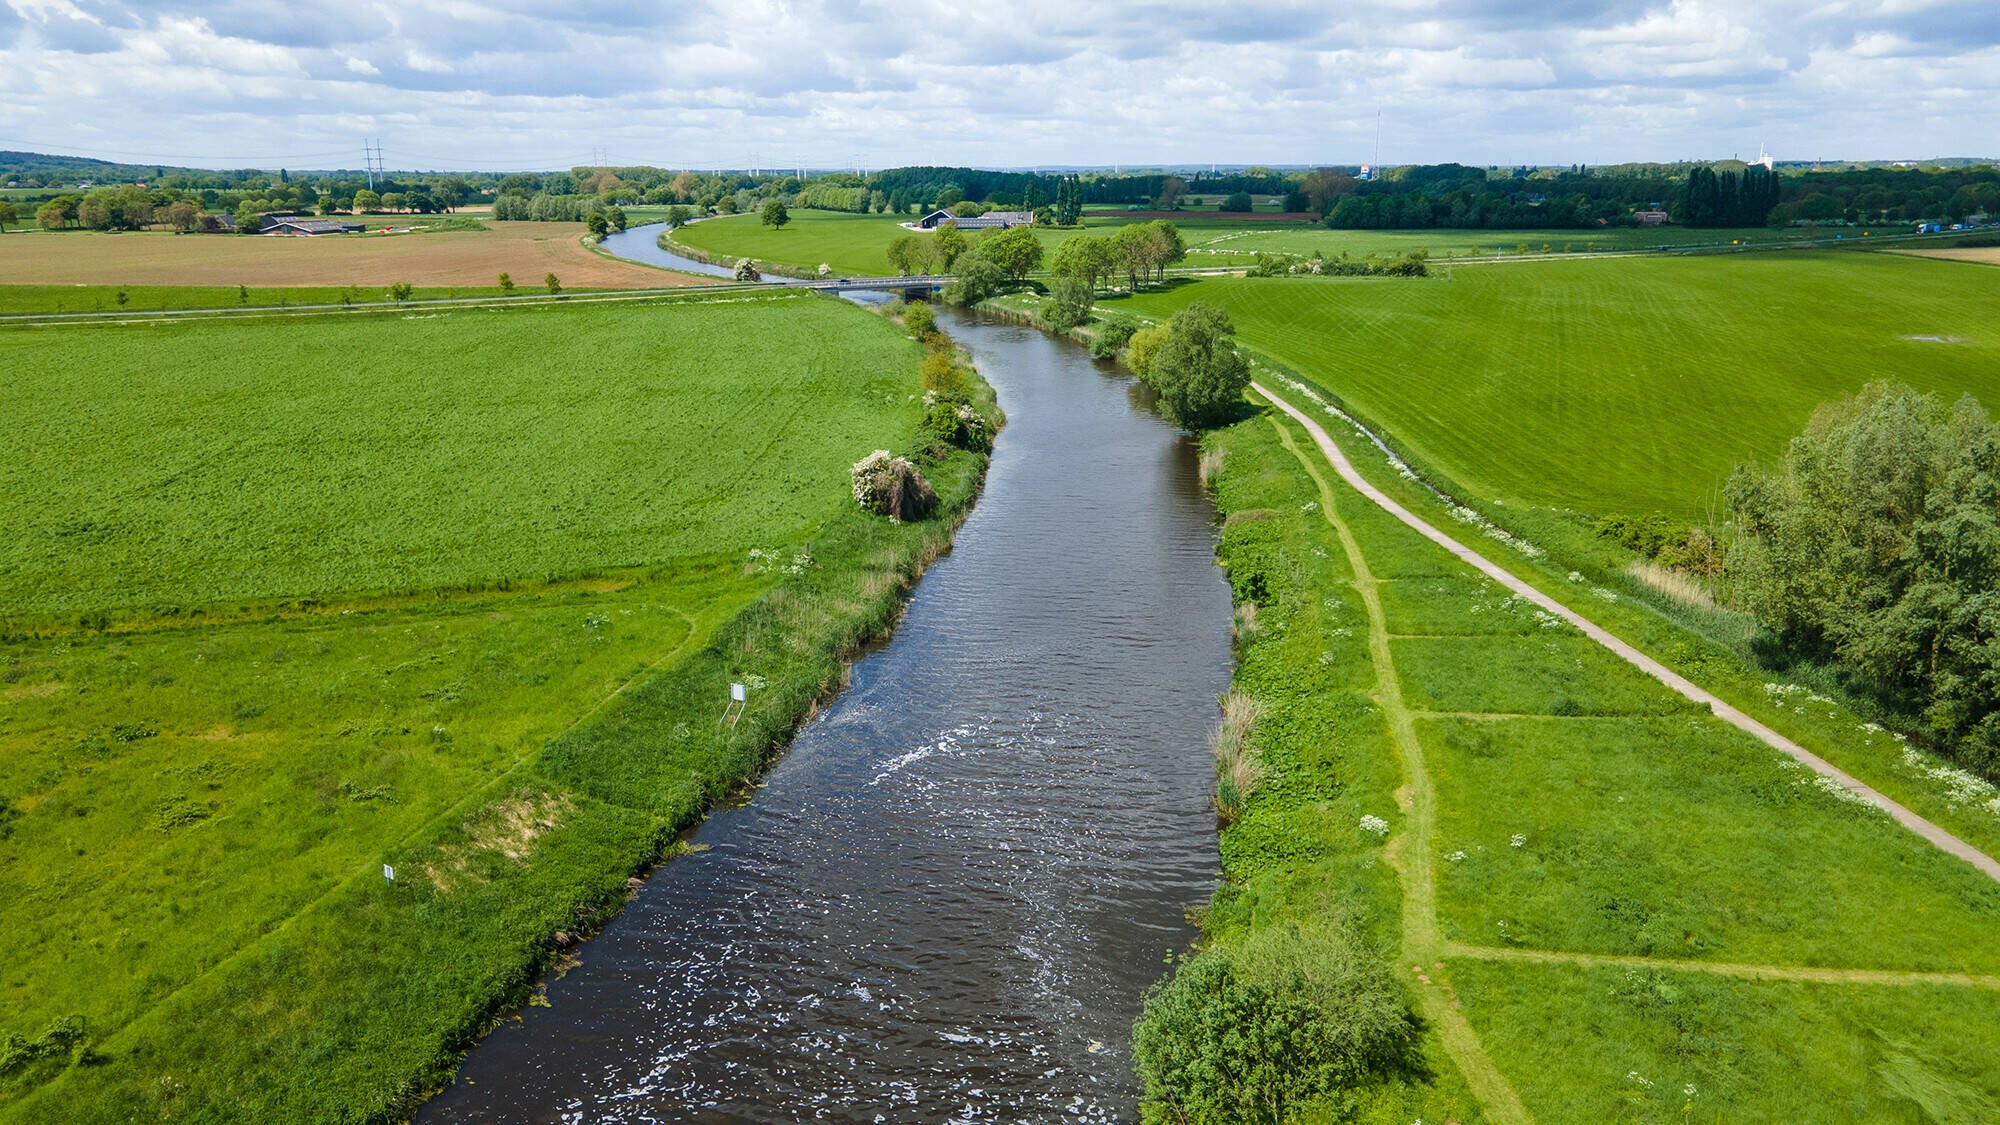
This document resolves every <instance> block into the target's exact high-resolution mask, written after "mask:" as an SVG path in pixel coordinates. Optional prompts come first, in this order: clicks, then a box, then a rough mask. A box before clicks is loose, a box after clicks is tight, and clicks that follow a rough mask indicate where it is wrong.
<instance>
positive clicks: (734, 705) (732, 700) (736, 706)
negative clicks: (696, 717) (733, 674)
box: [715, 681, 748, 730]
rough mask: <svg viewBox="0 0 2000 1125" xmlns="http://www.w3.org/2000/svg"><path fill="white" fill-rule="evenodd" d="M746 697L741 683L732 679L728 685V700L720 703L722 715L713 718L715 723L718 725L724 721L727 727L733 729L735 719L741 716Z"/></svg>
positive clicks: (734, 727)
mask: <svg viewBox="0 0 2000 1125" xmlns="http://www.w3.org/2000/svg"><path fill="white" fill-rule="evenodd" d="M747 698H748V693H747V692H746V691H745V690H744V688H743V685H742V684H739V683H735V682H733V681H732V682H731V683H730V685H729V702H727V703H725V704H723V705H722V717H721V718H719V719H717V720H715V725H716V726H718V727H719V726H721V725H722V724H723V723H725V722H726V723H728V724H729V729H731V730H735V729H736V720H738V719H740V718H742V717H743V708H744V700H745V699H747Z"/></svg>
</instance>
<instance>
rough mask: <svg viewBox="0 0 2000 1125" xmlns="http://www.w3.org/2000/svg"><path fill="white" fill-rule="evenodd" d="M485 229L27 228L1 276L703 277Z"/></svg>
mask: <svg viewBox="0 0 2000 1125" xmlns="http://www.w3.org/2000/svg"><path fill="white" fill-rule="evenodd" d="M489 226H490V229H488V230H483V231H458V232H451V233H419V234H400V235H351V234H349V235H329V236H324V237H320V238H247V237H239V236H234V235H221V234H215V235H175V234H166V233H155V232H143V233H136V234H92V233H84V232H64V233H60V234H44V233H41V232H23V233H19V234H11V235H7V236H6V237H0V284H33V285H230V286H234V285H248V286H252V287H270V286H289V285H302V286H329V285H332V286H339V285H362V286H371V287H373V286H382V285H388V284H391V283H394V282H398V281H407V282H409V283H410V284H412V285H416V286H420V287H430V288H440V287H446V286H491V285H492V284H493V279H494V278H495V277H497V276H498V275H499V274H500V272H501V271H502V270H505V271H507V272H508V273H511V274H513V276H514V280H515V281H516V282H517V283H519V284H521V285H524V286H537V285H540V284H541V282H542V277H543V276H544V275H545V274H549V273H554V274H555V275H556V276H557V277H560V278H561V279H562V283H563V286H564V287H565V288H568V289H647V288H653V287H658V286H668V285H695V284H700V279H698V278H693V277H689V276H687V275H685V274H677V273H672V272H669V271H666V270H656V269H652V268H650V267H648V266H642V265H638V264H636V263H633V262H624V261H619V260H617V259H615V258H608V257H604V256H603V255H600V254H596V253H594V252H592V251H591V250H590V249H589V248H588V247H586V246H584V245H583V244H582V243H581V242H580V241H579V240H580V239H581V238H582V237H583V224H582V223H491V224H489Z"/></svg>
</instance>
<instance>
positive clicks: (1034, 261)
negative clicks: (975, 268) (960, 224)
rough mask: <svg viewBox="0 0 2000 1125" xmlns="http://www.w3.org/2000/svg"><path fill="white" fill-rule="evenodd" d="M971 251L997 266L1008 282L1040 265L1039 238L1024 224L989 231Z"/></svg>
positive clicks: (1022, 276) (1040, 245) (1019, 277)
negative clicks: (1023, 225)
mask: <svg viewBox="0 0 2000 1125" xmlns="http://www.w3.org/2000/svg"><path fill="white" fill-rule="evenodd" d="M972 252H973V254H974V255H976V256H978V257H981V258H984V259H986V260H987V261H989V262H992V263H993V264H994V265H996V266H999V267H1000V272H1001V273H1003V274H1005V275H1006V276H1007V280H1009V281H1020V280H1021V279H1022V278H1025V277H1027V276H1028V274H1029V272H1030V271H1032V270H1033V269H1034V268H1035V267H1036V266H1039V265H1041V264H1042V240H1041V239H1039V238H1036V237H1035V232H1034V231H1032V230H1030V229H1029V228H1027V227H1010V228H1008V229H1006V230H996V231H988V232H987V233H986V234H984V235H983V236H981V237H980V239H979V242H978V243H977V244H976V245H974V246H973V248H972Z"/></svg>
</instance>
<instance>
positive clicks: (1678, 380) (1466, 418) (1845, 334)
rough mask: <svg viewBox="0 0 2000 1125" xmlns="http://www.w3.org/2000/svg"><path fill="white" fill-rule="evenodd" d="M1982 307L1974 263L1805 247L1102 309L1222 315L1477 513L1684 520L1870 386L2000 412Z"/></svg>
mask: <svg viewBox="0 0 2000 1125" xmlns="http://www.w3.org/2000/svg"><path fill="white" fill-rule="evenodd" d="M1996 300H2000V274H1994V273H1992V272H1991V271H1987V270H1979V269H1972V268H1968V267H1965V266H1960V265H1955V264H1950V263H1940V262H1926V261H1920V260H1911V259H1908V258H1904V257H1902V256H1891V255H1875V254H1833V253H1824V254H1808V253H1799V254H1777V255H1757V256H1741V257H1730V258H1722V259H1715V258H1707V259H1621V260H1617V261H1597V262H1592V261H1564V262H1541V263H1534V264H1533V265H1532V266H1529V265H1522V266H1509V267H1499V266H1487V267H1478V268H1472V267H1462V268H1456V269H1453V270H1452V271H1451V273H1450V276H1449V278H1448V279H1447V278H1445V277H1433V278H1426V279H1420V280H1405V279H1382V278H1351V279H1350V278H1271V279H1258V278H1247V279H1217V280H1202V281H1193V282H1186V283H1182V284H1179V285H1176V286H1175V287H1173V288H1171V289H1168V290H1164V291H1152V292H1147V293H1143V294H1141V295H1139V296H1137V297H1134V298H1131V299H1129V300H1122V301H1121V300H1114V301H1107V302H1104V303H1103V305H1102V307H1103V308H1106V309H1119V308H1130V309H1132V310H1133V311H1136V312H1140V313H1144V314H1147V315H1151V316H1160V317H1164V316H1167V315H1170V314H1171V313H1172V312H1173V310H1175V309H1177V308H1180V307H1182V306H1183V305H1186V304H1187V303H1189V302H1191V301H1205V302H1208V303H1211V304H1215V305H1218V306H1220V307H1222V308H1223V309H1225V310H1226V311H1227V312H1228V313H1229V316H1230V319H1231V320H1232V321H1233V322H1234V323H1235V325H1236V328H1237V331H1238V333H1239V335H1240V337H1241V338H1242V339H1243V341H1244V342H1245V343H1247V344H1249V345H1251V346H1253V347H1255V348H1257V349H1258V350H1260V351H1262V352H1264V353H1266V354H1268V355H1270V356H1272V357H1273V358H1275V359H1276V360H1278V361H1280V362H1281V363H1283V364H1285V365H1288V366H1290V367H1291V368H1293V369H1294V370H1297V371H1301V372H1307V373H1311V374H1312V375H1314V376H1315V377H1316V378H1318V380H1319V381H1320V382H1322V383H1323V384H1324V385H1326V386H1328V387H1329V388H1331V389H1333V390H1335V391H1336V392H1337V393H1338V394H1339V395H1340V396H1341V399H1342V401H1344V402H1346V403H1347V404H1349V405H1350V406H1352V407H1354V408H1355V409H1357V410H1359V411H1360V412H1361V413H1363V414H1364V415H1366V416H1367V417H1368V418H1370V419H1372V420H1373V421H1375V422H1379V423H1380V424H1381V425H1382V427H1383V428H1384V429H1385V430H1386V431H1387V432H1388V433H1390V434H1393V435H1394V436H1395V439H1396V442H1397V444H1398V447H1399V448H1401V449H1403V450H1405V451H1407V452H1408V453H1409V454H1410V455H1411V456H1412V457H1413V458H1414V459H1416V460H1418V461H1420V462H1422V463H1423V464H1425V465H1426V466H1429V467H1431V468H1434V469H1435V470H1437V471H1439V472H1441V473H1442V474H1444V475H1446V476H1448V477H1450V478H1451V479H1453V480H1454V481H1456V482H1457V483H1458V484H1459V485H1461V486H1462V487H1464V488H1465V489H1466V490H1468V492H1469V493H1470V494H1471V495H1472V496H1475V497H1478V498H1480V499H1482V500H1498V501H1501V502H1502V503H1504V504H1505V505H1506V506H1507V507H1509V508H1510V509H1517V508H1520V507H1523V506H1535V507H1556V508H1576V509H1582V510H1583V511H1585V512H1590V513H1594V514H1604V513H1609V512H1631V513H1643V512H1650V511H1655V510H1658V511H1663V512H1667V513H1670V514H1672V515H1674V516H1677V517H1680V518H1692V517H1695V516H1697V515H1700V514H1704V513H1705V512H1706V510H1707V508H1708V506H1709V505H1710V504H1711V502H1712V501H1713V499H1714V497H1715V495H1716V492H1717V490H1718V488H1719V486H1720V484H1721V481H1722V479H1723V478H1724V477H1725V476H1726V475H1727V474H1728V472H1729V470H1730V469H1731V467H1733V466H1734V465H1735V464H1737V463H1739V462H1741V461H1745V460H1752V459H1759V460H1766V461H1768V460H1770V459H1772V458H1774V457H1775V456H1776V455H1777V454H1778V453H1779V452H1780V451H1782V450H1783V448H1784V445H1785V443H1786V442H1787V441H1788V440H1790V438H1791V437H1792V435H1794V434H1796V433H1798V432H1799V431H1800V430H1801V429H1802V428H1803V427H1804V425H1805V422H1806V420H1807V418H1808V417H1809V416H1810V415H1811V413H1812V410H1813V408H1814V407H1815V406H1817V405H1818V404H1820V403H1822V402H1825V401H1828V400H1830V399H1833V398H1837V397H1839V396H1840V395H1842V394H1845V393H1849V392H1852V391H1854V390H1855V389H1857V388H1859V387H1861V386H1862V385H1863V384H1865V383H1867V382H1868V381H1870V380H1872V379H1879V378H1896V379H1901V380H1903V381H1905V382H1907V383H1909V384H1911V385H1912V386H1915V387H1917V388H1918V389H1920V390H1925V391H1934V392H1937V393H1939V394H1941V395H1943V396H1945V397H1946V398H1950V397H1952V396H1955V395H1957V394H1960V393H1963V392H1967V391H1970V392H1972V393H1974V394H1976V395H1978V396H1979V397H1980V398H1981V399H1983V400H1985V401H1988V402H1992V401H2000V328H1996V327H1995V326H1994V324H1993V321H1992V318H1991V317H1990V316H1988V315H1986V313H1985V310H1987V309H1989V308H1990V307H1992V305H1993V304H1994V302H1995V301H1996Z"/></svg>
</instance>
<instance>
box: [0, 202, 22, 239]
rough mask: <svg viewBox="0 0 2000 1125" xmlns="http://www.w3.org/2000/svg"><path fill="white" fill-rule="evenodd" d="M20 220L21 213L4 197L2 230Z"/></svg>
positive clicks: (0, 216) (0, 206)
mask: <svg viewBox="0 0 2000 1125" xmlns="http://www.w3.org/2000/svg"><path fill="white" fill-rule="evenodd" d="M20 221H21V213H20V212H19V211H16V210H14V205H13V204H12V203H9V202H7V201H6V200H4V199H0V232H4V231H5V230H6V229H7V228H8V226H10V225H12V224H14V223H17V222H20Z"/></svg>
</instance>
